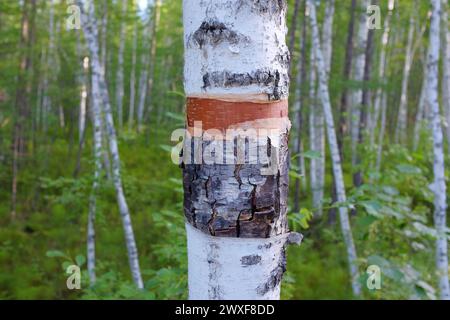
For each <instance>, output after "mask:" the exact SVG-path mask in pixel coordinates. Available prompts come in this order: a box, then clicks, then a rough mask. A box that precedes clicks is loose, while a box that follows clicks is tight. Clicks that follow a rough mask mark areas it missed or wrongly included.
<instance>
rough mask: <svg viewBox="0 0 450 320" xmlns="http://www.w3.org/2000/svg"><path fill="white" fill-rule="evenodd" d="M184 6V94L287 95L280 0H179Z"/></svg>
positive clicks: (286, 54) (240, 97)
mask: <svg viewBox="0 0 450 320" xmlns="http://www.w3.org/2000/svg"><path fill="white" fill-rule="evenodd" d="M183 10H184V18H183V19H184V28H185V39H184V42H185V61H186V63H185V68H184V78H185V81H184V83H185V92H186V95H187V96H188V97H201V98H215V99H231V100H241V101H275V100H280V99H284V98H286V97H287V95H288V91H289V76H288V67H289V59H290V56H289V50H288V48H287V46H286V43H285V37H286V33H287V27H286V22H285V15H286V1H285V0H277V1H273V0H270V1H269V0H216V1H199V0H184V1H183ZM268 66H270V67H268Z"/></svg>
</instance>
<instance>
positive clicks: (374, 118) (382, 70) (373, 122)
mask: <svg viewBox="0 0 450 320" xmlns="http://www.w3.org/2000/svg"><path fill="white" fill-rule="evenodd" d="M394 7H395V0H389V3H388V10H389V11H388V14H387V17H386V19H385V20H384V29H383V36H382V38H381V52H380V62H379V66H378V79H379V81H380V83H381V84H382V86H381V87H379V88H378V89H377V91H376V94H375V102H374V107H373V114H372V113H369V118H368V124H367V126H368V128H369V136H370V145H371V146H373V145H374V144H375V130H376V127H377V123H378V118H379V116H380V106H381V102H382V99H383V95H384V86H385V85H386V79H385V74H386V48H387V45H388V43H389V36H390V31H391V25H390V24H391V19H392V10H394Z"/></svg>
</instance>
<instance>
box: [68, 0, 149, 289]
mask: <svg viewBox="0 0 450 320" xmlns="http://www.w3.org/2000/svg"><path fill="white" fill-rule="evenodd" d="M77 1H78V4H79V6H80V7H82V8H84V10H86V8H85V6H83V1H82V0H77ZM87 10H88V11H87V12H83V14H82V25H83V30H84V35H85V39H86V44H87V47H88V48H89V52H90V54H91V68H92V73H93V79H94V82H95V86H96V87H98V88H99V89H98V90H99V95H100V96H101V97H102V102H103V110H102V111H103V113H104V117H105V120H106V126H107V128H108V140H109V150H110V152H111V156H112V174H113V180H114V187H115V189H116V197H117V203H118V205H119V211H120V216H121V218H122V225H123V229H124V233H125V242H126V245H127V252H128V261H129V264H130V269H131V274H132V276H133V280H134V283H135V284H136V286H137V287H138V288H143V287H144V284H143V281H142V277H141V271H140V267H139V259H138V252H137V247H136V242H135V239H134V232H133V227H132V225H131V217H130V212H129V209H128V204H127V201H126V199H125V194H124V191H123V184H122V177H121V172H120V157H119V147H118V144H117V137H116V130H115V128H114V120H113V116H112V111H111V104H110V102H109V93H108V88H107V86H106V83H105V79H104V76H103V71H102V67H101V64H100V59H99V49H98V40H97V39H98V29H97V23H96V21H95V11H94V6H93V5H89V6H87ZM93 86H94V84H93Z"/></svg>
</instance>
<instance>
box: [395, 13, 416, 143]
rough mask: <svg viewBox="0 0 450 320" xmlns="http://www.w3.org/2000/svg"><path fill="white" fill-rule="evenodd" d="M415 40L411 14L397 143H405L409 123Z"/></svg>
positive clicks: (396, 131) (396, 132) (396, 134)
mask: <svg viewBox="0 0 450 320" xmlns="http://www.w3.org/2000/svg"><path fill="white" fill-rule="evenodd" d="M413 40H414V13H413V12H411V17H410V19H409V30H408V43H407V45H406V52H405V64H404V67H403V78H402V91H401V94H400V106H399V111H398V118H397V127H396V130H395V141H396V143H401V142H403V141H404V139H405V137H406V136H407V135H406V130H407V121H408V84H409V75H410V72H411V65H412V61H413Z"/></svg>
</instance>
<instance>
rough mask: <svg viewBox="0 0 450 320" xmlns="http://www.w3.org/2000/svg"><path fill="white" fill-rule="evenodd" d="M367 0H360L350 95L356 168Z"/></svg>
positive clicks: (353, 151)
mask: <svg viewBox="0 0 450 320" xmlns="http://www.w3.org/2000/svg"><path fill="white" fill-rule="evenodd" d="M368 4H369V1H368V0H362V1H361V4H360V7H359V8H360V14H359V26H358V39H357V47H356V53H355V72H354V78H353V80H354V81H356V82H358V86H359V87H358V89H356V90H355V91H354V93H353V95H352V103H353V105H352V110H351V140H352V166H353V169H356V166H357V165H358V154H357V153H358V145H359V144H358V140H359V129H360V123H359V122H360V119H361V104H362V98H363V90H362V84H363V81H364V64H365V61H366V46H367V36H368V28H367V14H366V10H367V6H368Z"/></svg>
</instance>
